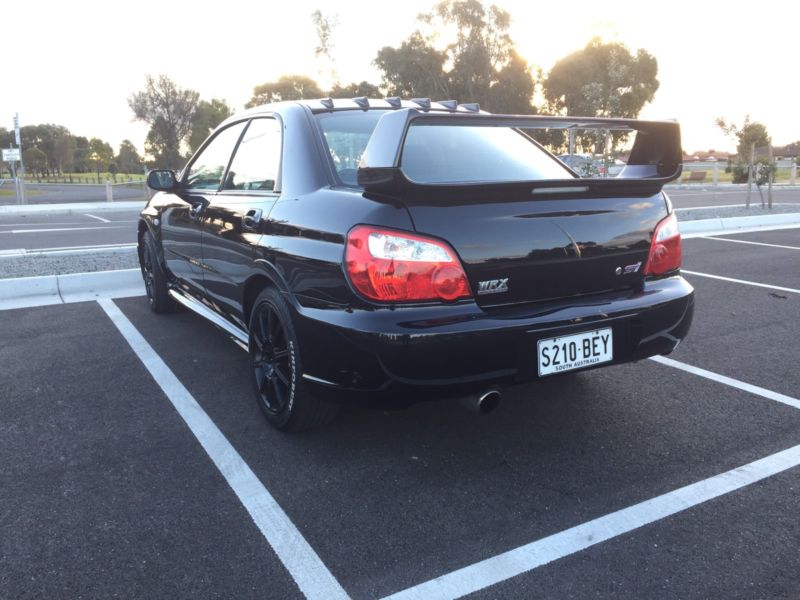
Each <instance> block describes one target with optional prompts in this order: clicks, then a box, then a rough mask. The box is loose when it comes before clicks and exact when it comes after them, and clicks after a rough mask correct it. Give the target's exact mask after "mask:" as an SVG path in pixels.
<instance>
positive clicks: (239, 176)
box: [223, 119, 281, 192]
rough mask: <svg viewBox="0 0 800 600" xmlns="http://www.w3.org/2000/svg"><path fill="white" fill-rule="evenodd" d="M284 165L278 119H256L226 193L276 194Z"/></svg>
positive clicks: (235, 162)
mask: <svg viewBox="0 0 800 600" xmlns="http://www.w3.org/2000/svg"><path fill="white" fill-rule="evenodd" d="M280 164H281V127H280V123H279V122H278V121H277V120H276V119H253V120H252V121H251V122H250V127H248V128H247V131H245V133H244V137H242V141H241V143H240V144H239V147H238V148H237V150H236V154H235V155H234V157H233V162H232V163H231V168H230V170H229V171H228V175H227V177H225V185H224V186H223V189H225V190H258V191H261V192H272V191H274V190H275V180H276V179H277V178H278V169H279V168H280Z"/></svg>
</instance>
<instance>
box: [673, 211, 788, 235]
mask: <svg viewBox="0 0 800 600" xmlns="http://www.w3.org/2000/svg"><path fill="white" fill-rule="evenodd" d="M678 227H679V228H680V231H681V237H683V238H693V237H701V236H705V235H721V234H725V233H746V232H747V231H764V230H773V229H793V228H795V227H800V213H783V214H779V215H756V216H752V217H727V218H713V219H698V220H696V221H678Z"/></svg>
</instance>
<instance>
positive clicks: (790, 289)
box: [681, 269, 800, 294]
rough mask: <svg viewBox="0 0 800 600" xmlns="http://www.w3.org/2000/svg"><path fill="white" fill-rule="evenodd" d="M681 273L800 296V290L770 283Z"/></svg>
mask: <svg viewBox="0 0 800 600" xmlns="http://www.w3.org/2000/svg"><path fill="white" fill-rule="evenodd" d="M681 273H685V274H686V275H696V276H697V277H708V278H709V279H719V280H720V281H730V282H731V283H741V284H743V285H752V286H755V287H762V288H767V289H770V290H778V291H780V292H789V293H790V294H800V290H796V289H794V288H787V287H781V286H779V285H769V284H768V283H758V282H757V281H747V280H746V279H734V278H733V277H723V276H722V275H712V274H711V273H698V272H697V271H687V270H686V269H681Z"/></svg>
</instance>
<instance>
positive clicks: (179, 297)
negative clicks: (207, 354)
mask: <svg viewBox="0 0 800 600" xmlns="http://www.w3.org/2000/svg"><path fill="white" fill-rule="evenodd" d="M169 295H170V296H172V297H173V298H174V299H175V301H176V302H178V303H180V304H182V305H183V306H185V307H186V308H188V309H189V310H191V311H192V312H194V313H197V314H198V315H200V316H201V317H203V318H204V319H206V320H208V321H211V323H213V324H214V325H216V326H217V327H219V328H220V329H222V330H223V331H224V332H225V333H227V334H228V335H230V336H231V338H232V339H233V341H234V342H236V344H238V345H239V346H241V347H242V348H244V349H245V350H247V346H248V343H249V336H248V335H247V333H246V332H245V331H244V330H242V329H239V328H238V327H237V326H236V325H234V324H233V323H231V322H229V321H228V320H227V319H225V318H223V317H221V316H220V315H218V314H217V313H216V312H214V311H213V310H211V309H210V308H208V307H207V306H206V305H205V304H203V303H202V302H199V301H197V300H195V299H194V298H192V297H191V296H187V295H185V294H182V293H181V292H180V291H178V290H176V289H175V288H171V289H170V290H169Z"/></svg>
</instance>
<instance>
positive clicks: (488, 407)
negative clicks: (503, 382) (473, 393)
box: [478, 390, 502, 415]
mask: <svg viewBox="0 0 800 600" xmlns="http://www.w3.org/2000/svg"><path fill="white" fill-rule="evenodd" d="M501 398H502V394H500V392H499V391H498V390H489V391H487V392H484V393H483V394H481V395H480V396H478V412H479V413H481V414H482V415H488V414H489V413H490V412H493V411H494V410H495V409H496V408H497V407H498V406H500V399H501Z"/></svg>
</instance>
